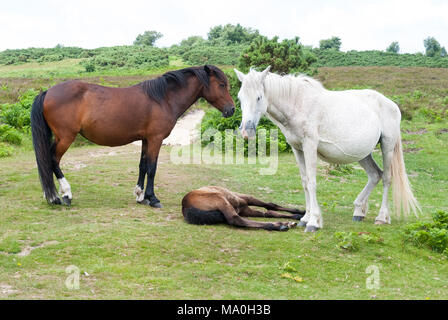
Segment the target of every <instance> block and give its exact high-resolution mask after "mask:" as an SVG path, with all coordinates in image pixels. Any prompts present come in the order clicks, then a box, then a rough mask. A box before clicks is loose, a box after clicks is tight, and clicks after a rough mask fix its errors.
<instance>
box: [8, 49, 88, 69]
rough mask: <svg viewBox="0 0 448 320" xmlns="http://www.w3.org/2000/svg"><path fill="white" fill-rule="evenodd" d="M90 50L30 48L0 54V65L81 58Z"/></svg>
mask: <svg viewBox="0 0 448 320" xmlns="http://www.w3.org/2000/svg"><path fill="white" fill-rule="evenodd" d="M88 51H90V50H86V49H82V48H77V47H63V46H56V47H55V48H28V49H15V50H5V51H1V52H0V65H1V64H4V65H10V64H21V63H27V62H51V61H60V60H64V59H69V58H80V57H81V56H82V55H83V54H84V55H88V54H87V53H85V52H88Z"/></svg>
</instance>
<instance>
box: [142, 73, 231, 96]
mask: <svg viewBox="0 0 448 320" xmlns="http://www.w3.org/2000/svg"><path fill="white" fill-rule="evenodd" d="M206 68H208V69H209V70H210V71H209V72H207V71H206ZM212 74H213V75H215V76H216V77H217V78H218V79H219V80H221V81H225V82H226V84H227V80H226V79H227V78H226V76H225V74H224V72H222V71H221V69H219V68H218V67H215V66H212V65H207V66H202V67H190V68H185V69H180V70H174V71H169V72H167V73H165V74H163V75H161V76H160V77H158V78H155V79H150V80H146V81H143V82H141V83H140V85H141V87H142V89H143V91H144V92H145V93H146V95H147V96H148V97H149V98H151V99H154V100H155V101H157V102H159V103H160V102H161V101H162V100H163V99H164V98H165V95H166V92H167V90H168V86H169V85H170V84H174V85H175V86H176V87H178V88H184V87H185V86H186V85H187V80H188V78H189V77H190V76H195V77H196V78H198V80H199V82H200V83H201V84H202V85H203V86H205V87H206V88H207V87H208V85H209V83H210V76H211V75H212Z"/></svg>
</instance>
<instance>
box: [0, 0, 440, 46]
mask: <svg viewBox="0 0 448 320" xmlns="http://www.w3.org/2000/svg"><path fill="white" fill-rule="evenodd" d="M227 23H232V24H236V23H240V24H241V25H243V26H245V27H251V28H254V29H258V30H259V31H260V33H262V34H264V35H267V36H269V37H272V36H274V35H278V36H279V37H280V38H293V37H294V36H299V37H300V39H301V42H302V43H303V44H305V45H312V46H315V47H316V46H318V45H319V40H321V39H327V38H330V37H332V36H337V37H339V38H341V40H342V48H341V49H342V50H343V51H348V50H371V49H378V50H384V49H385V48H386V47H387V46H388V45H389V44H390V43H391V42H392V41H398V42H399V44H400V48H401V52H409V53H414V52H423V51H424V47H423V39H425V38H426V37H428V36H432V37H435V38H436V39H437V40H438V41H439V42H440V43H441V45H442V46H445V47H447V48H448V0H432V1H431V0H427V1H423V0H380V1H365V0H344V1H335V0H334V1H330V0H308V1H297V0H296V1H293V0H284V1H283V0H275V1H272V0H271V1H265V0H258V1H251V0H219V1H215V0H189V1H174V0H157V1H152V0H120V1H116V0H75V1H57V0H39V1H25V0H0V50H5V49H15V48H28V47H54V46H55V45H57V44H63V45H65V46H79V47H83V48H97V47H101V46H113V45H130V44H132V42H133V41H134V40H135V38H136V36H137V35H138V34H139V33H143V31H145V30H157V31H159V32H161V33H162V34H163V35H164V36H163V38H162V39H160V40H159V41H158V42H157V43H156V45H157V46H159V47H165V46H170V45H172V44H175V43H179V42H180V41H181V40H182V39H185V38H187V37H188V36H191V35H200V36H203V37H204V38H206V37H207V32H208V31H209V29H210V28H211V27H212V26H215V25H219V24H227Z"/></svg>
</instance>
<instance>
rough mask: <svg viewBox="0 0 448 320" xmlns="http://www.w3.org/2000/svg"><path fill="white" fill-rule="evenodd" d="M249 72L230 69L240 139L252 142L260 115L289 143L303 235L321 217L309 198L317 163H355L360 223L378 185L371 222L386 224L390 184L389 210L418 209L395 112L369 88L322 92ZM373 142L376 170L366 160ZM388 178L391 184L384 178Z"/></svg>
mask: <svg viewBox="0 0 448 320" xmlns="http://www.w3.org/2000/svg"><path fill="white" fill-rule="evenodd" d="M269 69H270V67H268V68H267V69H266V70H264V71H262V72H257V71H255V70H253V69H251V70H250V72H249V73H248V74H246V75H245V74H243V73H242V72H240V71H238V70H236V69H235V73H236V75H237V76H238V79H239V80H240V81H241V82H242V86H241V90H240V91H239V93H238V98H239V99H240V101H241V109H242V112H243V118H242V122H241V126H240V129H241V133H242V135H243V137H244V138H246V139H247V138H251V137H253V136H255V128H256V127H257V124H258V122H259V120H260V118H261V116H263V115H264V114H266V115H267V117H268V118H269V119H270V120H271V121H272V122H274V123H275V124H276V125H277V126H278V127H279V128H280V130H281V131H282V132H283V134H284V135H285V137H286V139H287V141H288V143H289V144H290V145H291V147H292V149H293V152H294V155H295V157H296V160H297V162H298V165H299V169H300V175H301V178H302V185H303V189H304V192H305V197H306V214H305V216H304V217H303V218H302V219H301V220H300V224H299V225H300V226H302V227H305V226H306V229H305V231H307V232H309V231H316V230H318V229H320V228H322V215H321V211H320V208H319V205H318V203H317V198H316V166H317V157H319V158H321V159H322V160H324V161H326V162H329V163H337V164H344V163H351V162H355V161H358V162H359V164H360V165H361V166H362V167H363V168H364V170H365V171H366V172H367V175H368V182H367V185H366V186H365V187H364V189H363V190H362V191H361V193H360V194H359V195H358V197H357V198H356V200H355V201H354V206H355V211H354V214H353V220H354V221H362V220H363V219H364V217H365V215H366V212H367V207H368V205H367V200H368V197H369V195H370V192H371V191H372V189H373V188H374V187H375V186H376V185H377V184H378V182H379V180H380V179H381V178H382V179H383V201H382V203H381V208H380V212H379V214H378V216H377V217H376V219H375V224H385V223H390V212H389V207H388V191H389V187H390V185H391V181H393V185H392V187H393V194H394V206H395V211H396V213H397V214H400V212H401V209H403V213H404V214H405V215H407V214H408V213H409V212H410V211H411V210H412V211H413V212H414V213H415V214H417V210H420V211H421V209H420V207H419V205H418V202H417V200H416V199H415V198H414V196H413V194H412V190H411V186H410V184H409V180H408V177H407V175H406V170H405V165H404V161H403V152H402V146H401V134H400V121H401V114H400V110H399V108H398V106H397V105H396V104H395V103H394V102H393V101H391V100H390V99H388V98H386V97H385V96H383V95H382V94H380V93H378V92H376V91H374V90H345V91H329V90H326V89H325V88H324V87H323V86H322V84H321V83H320V82H318V81H317V80H314V79H312V78H310V77H307V76H304V75H299V76H294V75H286V76H279V75H277V74H274V73H270V72H269ZM378 143H380V144H381V150H382V154H383V170H384V171H382V170H381V169H380V168H379V167H378V165H377V164H376V163H375V161H374V160H373V158H372V152H373V150H374V148H375V146H376V145H377V144H378ZM392 178H393V179H392Z"/></svg>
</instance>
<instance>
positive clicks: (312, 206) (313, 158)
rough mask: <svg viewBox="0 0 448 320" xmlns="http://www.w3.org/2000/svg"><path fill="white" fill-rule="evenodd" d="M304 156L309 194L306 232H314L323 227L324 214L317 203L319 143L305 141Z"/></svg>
mask: <svg viewBox="0 0 448 320" xmlns="http://www.w3.org/2000/svg"><path fill="white" fill-rule="evenodd" d="M303 155H304V158H305V167H306V185H307V189H308V194H309V220H308V222H307V224H306V229H305V232H314V231H317V230H318V229H321V228H322V227H323V221H322V214H321V211H320V208H319V204H318V203H317V195H316V171H317V141H313V140H310V139H305V141H304V142H303Z"/></svg>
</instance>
